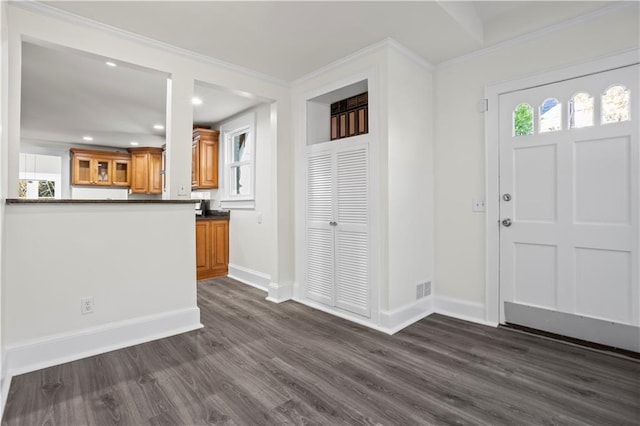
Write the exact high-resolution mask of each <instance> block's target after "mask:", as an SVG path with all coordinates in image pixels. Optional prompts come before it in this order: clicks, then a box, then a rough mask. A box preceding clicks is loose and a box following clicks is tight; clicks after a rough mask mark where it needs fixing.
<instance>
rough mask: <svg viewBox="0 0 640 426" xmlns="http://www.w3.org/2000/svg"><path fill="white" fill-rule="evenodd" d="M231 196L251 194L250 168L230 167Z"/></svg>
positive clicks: (246, 166)
mask: <svg viewBox="0 0 640 426" xmlns="http://www.w3.org/2000/svg"><path fill="white" fill-rule="evenodd" d="M230 190H231V195H234V196H238V195H250V194H251V166H249V165H244V166H233V167H231V188H230Z"/></svg>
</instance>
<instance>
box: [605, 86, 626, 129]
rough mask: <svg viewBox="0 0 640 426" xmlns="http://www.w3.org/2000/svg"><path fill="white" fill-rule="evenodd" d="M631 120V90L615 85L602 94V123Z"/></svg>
mask: <svg viewBox="0 0 640 426" xmlns="http://www.w3.org/2000/svg"><path fill="white" fill-rule="evenodd" d="M618 121H629V91H628V90H626V89H625V88H624V87H623V86H613V87H612V88H610V89H609V90H607V91H606V92H604V95H602V124H606V123H616V122H618Z"/></svg>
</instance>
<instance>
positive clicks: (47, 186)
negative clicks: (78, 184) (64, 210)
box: [38, 180, 56, 198]
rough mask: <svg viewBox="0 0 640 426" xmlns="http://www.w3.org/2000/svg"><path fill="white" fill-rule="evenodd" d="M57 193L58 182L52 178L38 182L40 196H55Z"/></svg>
mask: <svg viewBox="0 0 640 426" xmlns="http://www.w3.org/2000/svg"><path fill="white" fill-rule="evenodd" d="M55 195H56V183H55V182H54V181H51V180H41V181H39V182H38V198H54V197H55Z"/></svg>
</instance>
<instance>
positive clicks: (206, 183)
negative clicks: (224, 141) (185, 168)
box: [191, 128, 220, 189]
mask: <svg viewBox="0 0 640 426" xmlns="http://www.w3.org/2000/svg"><path fill="white" fill-rule="evenodd" d="M219 135H220V132H218V131H217V130H210V129H202V128H195V129H193V144H192V146H191V148H192V155H191V187H192V189H212V188H217V187H218V149H219V148H218V137H219Z"/></svg>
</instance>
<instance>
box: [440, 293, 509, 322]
mask: <svg viewBox="0 0 640 426" xmlns="http://www.w3.org/2000/svg"><path fill="white" fill-rule="evenodd" d="M433 305H434V306H433V310H434V312H436V313H438V314H442V315H446V316H448V317H453V318H458V319H461V320H465V321H470V322H475V323H477V324H482V325H488V326H490V327H497V326H498V323H494V322H491V321H487V320H486V319H485V309H484V305H483V304H482V303H475V302H469V301H466V300H460V299H454V298H451V297H444V296H436V297H435V299H434V304H433Z"/></svg>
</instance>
